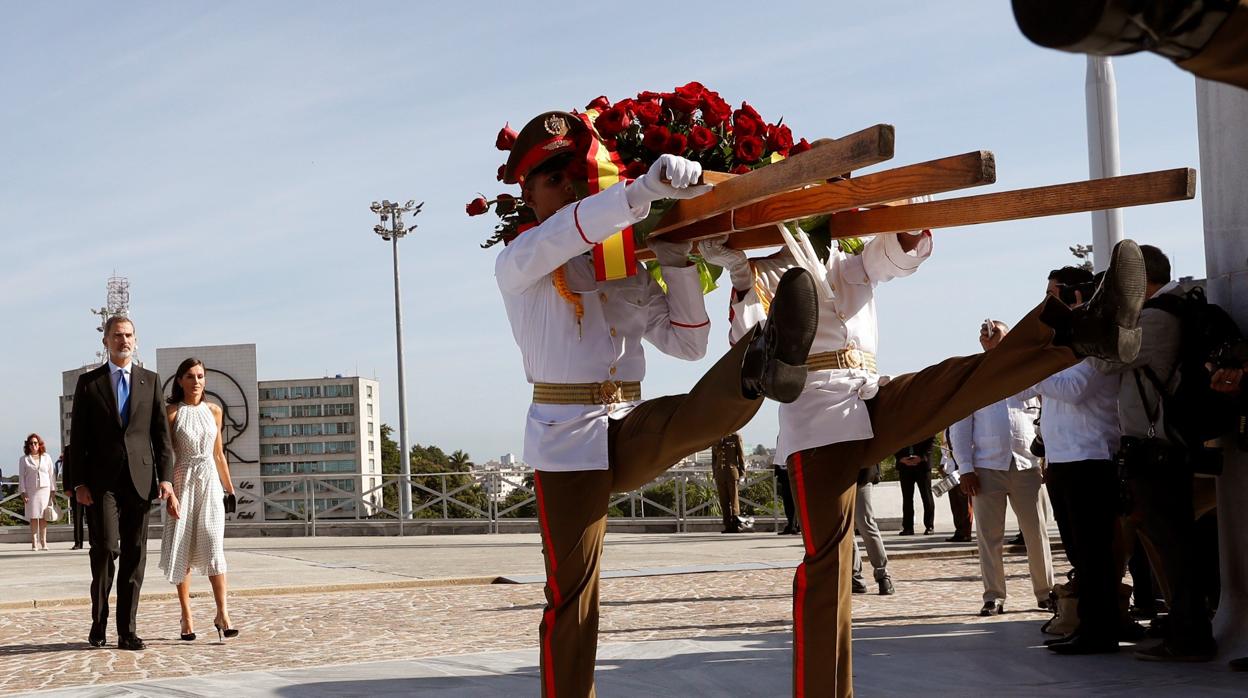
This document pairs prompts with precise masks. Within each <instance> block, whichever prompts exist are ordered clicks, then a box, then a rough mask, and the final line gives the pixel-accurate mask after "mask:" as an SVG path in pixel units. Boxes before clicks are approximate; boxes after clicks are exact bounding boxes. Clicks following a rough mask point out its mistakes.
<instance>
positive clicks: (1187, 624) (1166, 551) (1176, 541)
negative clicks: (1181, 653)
mask: <svg viewBox="0 0 1248 698" xmlns="http://www.w3.org/2000/svg"><path fill="white" fill-rule="evenodd" d="M1127 484H1128V487H1129V488H1130V491H1131V499H1132V501H1133V503H1134V506H1133V511H1132V513H1131V517H1132V519H1134V520H1135V521H1136V525H1137V527H1138V531H1139V534H1140V536H1142V537H1144V538H1145V539H1147V540H1148V542H1149V543H1151V544H1152V552H1153V553H1155V554H1156V558H1153V557H1152V556H1151V555H1150V562H1151V563H1152V566H1153V570H1154V571H1155V572H1156V573H1157V575H1158V576H1159V577H1161V578H1162V579H1163V580H1164V583H1165V584H1166V585H1168V587H1169V589H1170V615H1169V617H1168V618H1167V622H1166V641H1167V642H1168V643H1172V644H1175V645H1177V646H1179V647H1184V646H1191V645H1193V644H1194V645H1203V644H1205V643H1209V642H1212V640H1213V629H1212V627H1211V624H1210V621H1209V607H1208V605H1207V604H1206V602H1205V597H1204V594H1203V593H1202V590H1201V588H1200V584H1199V580H1198V579H1197V574H1198V570H1199V559H1200V556H1199V553H1198V550H1197V547H1198V546H1197V536H1196V521H1195V512H1194V511H1193V508H1192V474H1191V472H1190V471H1186V470H1185V468H1183V467H1181V466H1179V465H1167V466H1165V467H1158V468H1154V469H1152V470H1151V471H1150V472H1146V473H1139V474H1138V476H1136V477H1132V478H1130V479H1128V480H1127Z"/></svg>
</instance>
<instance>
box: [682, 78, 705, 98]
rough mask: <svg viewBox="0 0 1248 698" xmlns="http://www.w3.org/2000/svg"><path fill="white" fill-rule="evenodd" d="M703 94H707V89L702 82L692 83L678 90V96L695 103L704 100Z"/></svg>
mask: <svg viewBox="0 0 1248 698" xmlns="http://www.w3.org/2000/svg"><path fill="white" fill-rule="evenodd" d="M703 92H706V87H704V86H703V85H702V83H700V82H690V83H687V84H685V85H684V86H682V87H677V88H676V94H678V95H680V96H681V97H684V98H685V99H690V100H693V101H694V102H697V101H699V100H701V99H702V93H703Z"/></svg>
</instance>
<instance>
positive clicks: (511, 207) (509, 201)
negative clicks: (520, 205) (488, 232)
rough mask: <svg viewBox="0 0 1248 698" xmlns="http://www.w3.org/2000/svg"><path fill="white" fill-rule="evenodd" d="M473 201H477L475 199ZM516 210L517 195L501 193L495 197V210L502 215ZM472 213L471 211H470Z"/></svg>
mask: <svg viewBox="0 0 1248 698" xmlns="http://www.w3.org/2000/svg"><path fill="white" fill-rule="evenodd" d="M473 203H476V202H475V201H474V202H473ZM515 210H516V197H514V196H512V195H511V194H499V195H498V196H497V197H495V199H494V212H495V213H497V214H498V215H500V216H502V215H505V214H508V213H511V212H512V211H515ZM469 213H471V211H469Z"/></svg>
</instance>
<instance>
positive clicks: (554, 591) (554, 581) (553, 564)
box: [533, 471, 563, 698]
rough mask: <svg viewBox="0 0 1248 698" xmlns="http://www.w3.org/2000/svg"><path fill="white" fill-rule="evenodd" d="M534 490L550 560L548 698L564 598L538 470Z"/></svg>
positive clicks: (551, 693)
mask: <svg viewBox="0 0 1248 698" xmlns="http://www.w3.org/2000/svg"><path fill="white" fill-rule="evenodd" d="M533 484H534V485H535V487H534V490H535V492H534V493H535V494H536V495H537V518H538V521H539V522H540V525H541V527H542V538H543V539H544V545H543V546H542V548H543V550H544V551H545V553H546V557H547V559H548V560H549V561H550V575H549V576H548V577H547V578H546V587H547V588H549V589H550V596H551V604H550V607H549V608H547V609H546V612H545V613H543V614H542V618H543V620H545V621H546V637H545V638H543V641H542V658H543V660H544V661H543V662H542V663H543V664H544V665H545V669H546V670H545V671H544V672H543V673H544V674H545V679H546V695H547V696H548V698H554V697H555V666H554V665H555V651H554V648H553V647H552V642H553V641H552V640H551V636H552V635H554V634H555V609H556V608H558V607H559V606H560V605H562V604H563V598H562V596H561V595H560V593H559V581H558V578H557V576H556V574H555V572H556V570H557V569H558V564H559V563H558V561H557V559H556V557H555V549H554V548H555V543H554V539H553V538H551V536H550V524H549V522H548V521H547V519H546V496H545V495H544V494H543V493H542V477H541V474H540V473H538V472H537V471H534V472H533Z"/></svg>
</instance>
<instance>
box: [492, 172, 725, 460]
mask: <svg viewBox="0 0 1248 698" xmlns="http://www.w3.org/2000/svg"><path fill="white" fill-rule="evenodd" d="M624 186H625V185H624V184H622V183H621V184H616V185H614V186H612V187H610V188H608V189H606V190H605V191H602V192H599V193H598V194H595V195H593V196H590V197H586V198H585V199H582V200H580V201H578V202H576V203H573V204H569V205H568V206H565V207H563V208H562V209H560V210H559V212H558V213H556V214H554V215H553V216H551V217H550V218H548V219H546V220H545V221H543V222H542V224H541V225H539V226H537V227H536V228H532V229H531V230H529V231H527V232H525V233H523V234H522V235H520V236H519V237H517V238H516V239H515V240H513V241H512V242H511V244H510V245H508V246H507V247H506V248H505V249H504V250H503V251H502V252H501V253H499V255H498V259H497V260H496V262H495V265H494V275H495V277H496V279H497V280H498V288H499V290H500V291H502V294H503V304H504V305H505V306H506V309H507V320H508V321H509V322H510V323H511V333H512V335H513V336H514V337H515V340H516V344H517V345H518V346H519V347H520V355H521V357H522V359H523V360H524V375H525V378H526V379H527V380H528V381H529V383H599V382H602V381H608V380H613V381H640V380H642V379H643V378H645V375H646V358H645V353H644V352H643V350H642V346H641V340H642V338H645V339H647V340H649V342H650V343H651V344H653V345H654V346H656V347H658V348H659V350H660V351H662V352H663V353H665V354H670V355H672V356H675V357H678V358H682V359H689V360H696V359H700V358H702V357H703V356H704V355H705V354H706V345H707V339H708V338H709V336H710V320H709V319H708V318H707V315H706V304H705V302H704V301H703V297H702V285H701V281H700V280H699V278H698V270H697V267H693V266H689V267H682V268H671V267H664V268H663V280H664V281H665V282H666V284H667V293H666V294H664V293H663V289H662V288H660V287H659V285H658V284H657V283H655V281H654V279H653V278H651V276H650V274H649V273H647V272H646V270H645V269H644V268H639V269H638V271H637V274H636V275H635V276H632V277H630V278H628V279H621V280H617V281H608V282H603V283H599V282H598V281H597V280H596V279H595V278H594V264H593V260H592V259H591V258H590V257H589V256H588V255H586V254H585V253H587V252H590V251H591V250H592V249H593V246H594V244H596V243H598V242H601V241H603V240H606V239H607V238H609V237H611V235H613V234H615V233H617V232H619V231H620V230H622V229H624V228H626V227H628V226H630V225H632V224H633V223H636V222H637V221H640V220H641V219H643V218H645V217H646V215H647V214H648V213H649V206H647V207H645V209H642V210H638V209H631V208H629V205H628V201H627V200H626V199H625V197H624ZM565 265H566V267H567V282H568V287H569V288H570V289H571V290H572V291H573V292H575V293H577V294H579V295H580V297H581V299H582V302H583V304H584V309H585V314H584V316H583V317H582V319H581V322H580V325H579V327H578V324H577V321H576V314H575V312H574V310H573V306H572V304H571V303H569V302H568V301H567V300H565V299H564V298H563V297H562V296H560V295H559V291H558V289H556V288H555V285H554V281H553V272H555V270H557V269H558V268H559V267H561V266H565ZM636 404H637V403H636V402H620V403H615V404H612V405H549V404H537V403H533V404H531V405H530V406H529V414H528V423H527V424H526V426H525V430H524V460H525V462H527V463H528V464H529V465H531V466H533V467H534V468H536V469H538V470H550V471H573V470H606V469H607V468H608V453H609V449H608V444H607V420H608V419H609V418H616V419H619V418H623V417H624V416H625V415H627V414H628V413H629V412H630V411H631V410H632V408H633V407H634V406H635V405H636Z"/></svg>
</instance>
